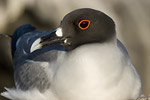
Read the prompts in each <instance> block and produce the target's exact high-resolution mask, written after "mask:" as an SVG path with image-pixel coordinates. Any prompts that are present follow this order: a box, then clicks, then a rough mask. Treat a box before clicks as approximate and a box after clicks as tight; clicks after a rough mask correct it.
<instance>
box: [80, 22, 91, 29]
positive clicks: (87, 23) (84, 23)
mask: <svg viewBox="0 0 150 100" xmlns="http://www.w3.org/2000/svg"><path fill="white" fill-rule="evenodd" d="M90 23H91V21H90V20H81V21H80V22H79V24H78V27H79V28H80V29H82V30H85V29H87V28H89V26H90Z"/></svg>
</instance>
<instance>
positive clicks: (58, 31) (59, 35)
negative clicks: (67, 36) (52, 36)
mask: <svg viewBox="0 0 150 100" xmlns="http://www.w3.org/2000/svg"><path fill="white" fill-rule="evenodd" d="M56 35H57V36H58V37H62V36H63V33H62V28H57V30H56Z"/></svg>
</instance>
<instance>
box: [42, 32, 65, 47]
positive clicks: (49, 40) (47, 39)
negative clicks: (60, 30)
mask: <svg viewBox="0 0 150 100" xmlns="http://www.w3.org/2000/svg"><path fill="white" fill-rule="evenodd" d="M55 32H56V30H55V31H53V32H52V33H50V34H48V35H46V36H43V37H41V41H40V44H41V45H42V47H45V46H47V45H54V44H59V45H63V43H64V40H65V38H63V37H58V36H57V35H56V34H55Z"/></svg>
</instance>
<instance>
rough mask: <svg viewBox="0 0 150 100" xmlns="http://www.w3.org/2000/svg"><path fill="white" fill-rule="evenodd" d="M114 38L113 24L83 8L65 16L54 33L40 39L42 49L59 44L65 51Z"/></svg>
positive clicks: (102, 16) (99, 14)
mask: <svg viewBox="0 0 150 100" xmlns="http://www.w3.org/2000/svg"><path fill="white" fill-rule="evenodd" d="M114 36H115V24H114V22H113V20H112V19H111V18H110V17H109V16H107V15H105V14H104V13H102V12H100V11H97V10H93V9H89V8H84V9H78V10H75V11H73V12H71V13H69V14H67V15H66V16H65V17H64V18H63V20H62V21H61V24H60V26H59V27H58V28H57V29H56V32H54V33H52V34H50V35H49V36H44V37H42V38H41V42H40V43H41V45H42V47H43V46H45V45H51V44H60V45H62V46H63V47H64V48H65V49H66V50H67V51H70V50H73V49H75V48H76V47H78V46H80V45H83V44H87V43H97V42H98V43H102V42H105V41H107V40H110V39H111V38H113V37H114Z"/></svg>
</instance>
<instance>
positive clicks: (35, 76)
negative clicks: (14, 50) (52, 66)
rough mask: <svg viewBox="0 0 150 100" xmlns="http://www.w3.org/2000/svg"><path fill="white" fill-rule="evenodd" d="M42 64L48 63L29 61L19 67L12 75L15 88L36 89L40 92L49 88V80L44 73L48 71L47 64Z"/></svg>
mask: <svg viewBox="0 0 150 100" xmlns="http://www.w3.org/2000/svg"><path fill="white" fill-rule="evenodd" d="M43 63H48V62H42V63H41V62H34V61H31V62H28V63H25V64H23V65H22V66H21V67H19V68H18V69H17V70H16V71H15V73H14V78H15V83H16V87H17V88H20V89H22V90H28V89H32V88H37V89H39V90H40V91H41V92H43V91H45V90H46V89H47V88H49V86H50V79H51V78H50V76H49V75H48V73H47V71H46V70H49V69H48V64H45V65H44V64H43ZM42 64H43V65H42Z"/></svg>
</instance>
